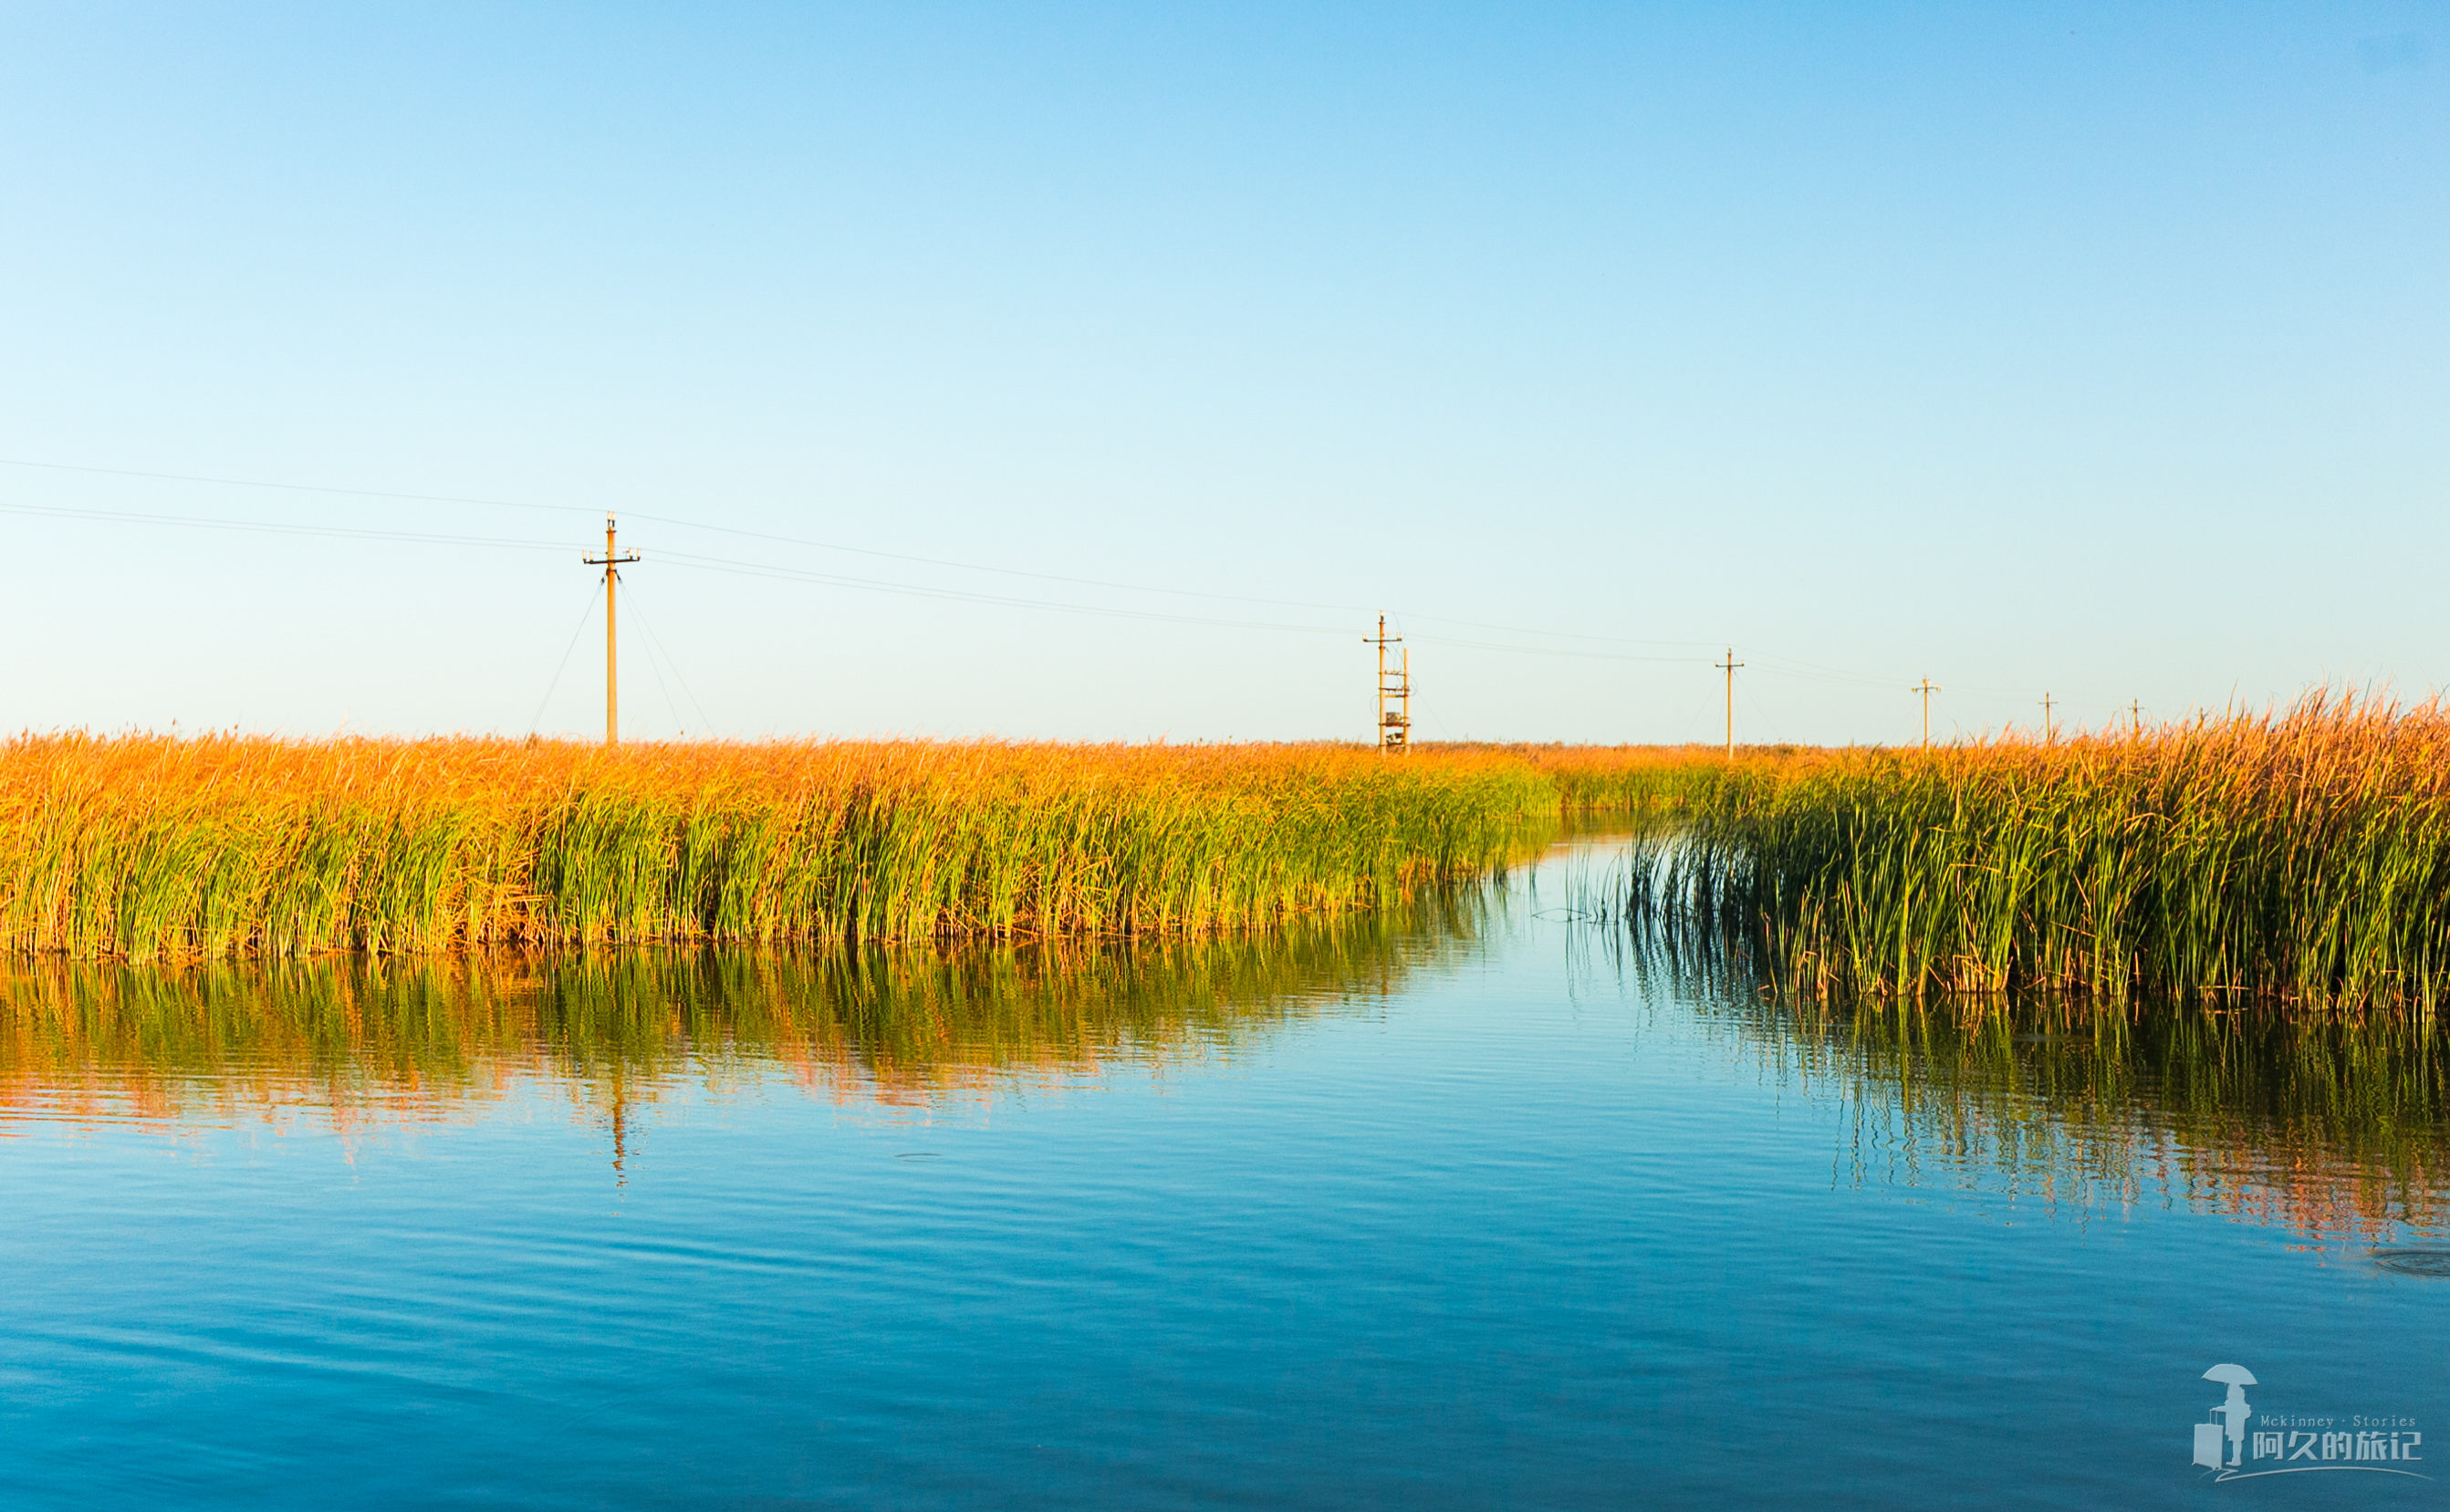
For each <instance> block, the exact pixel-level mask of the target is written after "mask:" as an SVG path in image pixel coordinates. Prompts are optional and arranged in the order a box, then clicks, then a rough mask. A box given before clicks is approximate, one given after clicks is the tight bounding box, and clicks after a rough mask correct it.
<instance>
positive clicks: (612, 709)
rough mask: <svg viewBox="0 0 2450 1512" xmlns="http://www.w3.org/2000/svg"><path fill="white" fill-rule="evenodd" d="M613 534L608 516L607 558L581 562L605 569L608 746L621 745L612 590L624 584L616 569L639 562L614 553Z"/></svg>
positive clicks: (635, 557)
mask: <svg viewBox="0 0 2450 1512" xmlns="http://www.w3.org/2000/svg"><path fill="white" fill-rule="evenodd" d="M612 531H613V525H612V515H611V514H609V513H608V514H606V515H605V516H604V554H603V555H601V556H582V557H580V558H579V560H580V561H582V562H585V563H586V564H587V565H588V566H590V567H601V568H602V569H604V744H605V745H607V746H618V745H620V744H621V647H620V643H619V642H618V641H617V640H615V639H614V638H613V633H612V589H613V585H614V584H616V583H618V582H619V581H620V580H621V574H620V573H619V572H616V571H614V569H616V568H617V567H619V566H620V565H621V564H623V563H625V562H634V561H636V560H638V553H637V552H631V553H630V554H629V555H627V556H623V555H622V554H621V553H620V552H619V551H618V550H617V549H615V547H614V546H613V543H612Z"/></svg>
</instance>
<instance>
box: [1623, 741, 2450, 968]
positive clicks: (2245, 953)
mask: <svg viewBox="0 0 2450 1512" xmlns="http://www.w3.org/2000/svg"><path fill="white" fill-rule="evenodd" d="M1685 813H1686V815H1687V816H1688V818H1689V820H1690V824H1689V827H1688V828H1687V830H1686V831H1685V834H1684V838H1683V839H1682V841H1681V842H1680V843H1676V844H1673V845H1669V846H1667V847H1664V848H1658V847H1654V848H1652V849H1651V850H1649V851H1646V852H1644V853H1643V854H1642V855H1640V856H1639V857H1638V858H1637V862H1636V864H1635V865H1634V867H1633V868H1632V870H1631V871H1629V872H1628V873H1627V875H1626V877H1625V878H1624V881H1623V883H1622V885H1621V889H1620V892H1621V896H1620V897H1619V899H1618V900H1617V901H1618V902H1620V903H1621V904H1622V905H1623V906H1624V907H1627V908H1629V909H1633V910H1637V911H1638V910H1650V911H1652V912H1658V911H1662V910H1665V911H1670V912H1675V911H1682V912H1683V913H1685V914H1693V913H1696V912H1697V911H1700V912H1709V913H1712V914H1714V915H1715V916H1716V917H1718V918H1720V919H1721V921H1723V922H1726V923H1729V924H1731V925H1740V926H1743V927H1750V926H1752V925H1754V924H1758V925H1759V926H1760V927H1761V928H1762V929H1763V930H1765V931H1766V934H1767V937H1768V940H1769V942H1770V947H1771V950H1772V954H1773V955H1774V957H1775V959H1776V960H1777V963H1778V964H1779V967H1780V968H1781V969H1782V970H1783V972H1784V973H1785V975H1786V980H1787V982H1788V983H1789V985H1791V986H1794V987H1799V988H1803V989H1810V990H1824V991H1857V992H1873V993H1885V994H1905V995H1909V996H1912V995H1919V994H1924V993H1930V992H1945V993H1997V992H2003V991H2011V990H2022V989H2046V990H2049V991H2052V992H2061V993H2066V992H2076V993H2093V994H2103V995H2108V996H2110V997H2113V998H2115V997H2122V996H2125V995H2128V994H2130V993H2138V992H2142V993H2151V994H2159V995H2175V996H2180V997H2185V998H2191V999H2206V1000H2211V1001H2215V1002H2218V1001H2231V1000H2261V1001H2272V1002H2280V1003H2285V1004H2292V1005H2298V1006H2304V1007H2319V1008H2324V1009H2362V1008H2368V1007H2382V1008H2409V1007H2417V1008H2427V1009H2429V1008H2431V1007H2432V1006H2434V1005H2436V1004H2438V1003H2440V1001H2441V1000H2442V998H2443V996H2444V994H2445V992H2450V719H2445V717H2444V716H2443V715H2442V713H2441V712H2440V710H2439V709H2437V708H2433V707H2431V706H2427V707H2425V708H2419V709H2415V710H2398V709H2393V708H2386V707H2380V706H2374V705H2363V704H2357V703H2353V702H2338V701H2326V700H2323V699H2319V698H2318V699H2313V700H2309V701H2307V702H2306V703H2304V704H2302V705H2301V706H2299V707H2298V708H2295V709H2293V710H2291V711H2290V712H2289V713H2287V714H2285V715H2283V716H2279V717H2250V718H2249V717H2238V718H2231V719H2226V720H2221V721H2210V720H2206V721H2200V722H2197V723H2195V724H2191V725H2188V726H2185V727H2176V728H2171V729H2165V730H2148V731H2145V732H2143V733H2142V734H2140V735H2133V736H2127V737H2114V736H2112V737H2099V738H2086V739H2077V740H2063V741H2057V742H2051V743H2048V744H2044V743H2039V742H2032V741H2022V740H2008V741H1997V742H1989V743H1983V744H1977V745H1971V746H1956V747H1951V748H1948V749H1943V750H1933V751H1884V750H1862V751H1843V752H1828V753H1823V754H1821V755H1818V756H1815V757H1811V758H1807V759H1802V760H1796V761H1790V762H1785V763H1781V764H1778V765H1774V766H1773V765H1767V764H1743V763H1740V764H1738V765H1737V766H1734V767H1731V768H1730V769H1729V770H1728V771H1727V772H1726V773H1725V774H1724V775H1723V777H1722V779H1721V781H1720V782H1719V783H1717V784H1716V785H1712V786H1709V787H1706V788H1703V789H1701V790H1699V791H1698V792H1697V794H1696V796H1695V798H1694V801H1693V802H1692V803H1691V804H1689V805H1688V806H1687V808H1686V810H1685Z"/></svg>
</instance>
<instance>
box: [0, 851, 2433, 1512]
mask: <svg viewBox="0 0 2450 1512" xmlns="http://www.w3.org/2000/svg"><path fill="white" fill-rule="evenodd" d="M1610 844H1611V842H1608V841H1606V840H1604V839H1599V840H1584V841H1578V842H1574V843H1568V844H1566V845H1563V846H1561V847H1559V849H1557V850H1556V851H1554V852H1552V853H1551V855H1550V856H1549V857H1548V859H1547V860H1546V861H1545V862H1543V863H1540V864H1539V865H1537V866H1535V867H1531V868H1527V869H1526V870H1524V871H1522V872H1518V873H1517V874H1515V875H1514V876H1512V877H1510V878H1508V879H1507V880H1506V881H1504V882H1500V883H1494V884H1491V885H1489V886H1488V887H1485V888H1476V889H1472V890H1470V891H1468V892H1467V893H1465V894H1463V895H1461V896H1458V897H1455V898H1451V899H1442V900H1434V901H1429V902H1427V903H1425V904H1423V905H1422V906H1420V907H1418V908H1414V909H1408V910H1405V911H1403V912H1402V913H1400V914H1397V915H1391V916H1387V917H1378V918H1371V919H1356V920H1345V921H1332V922H1321V923H1314V924H1310V925H1306V926H1303V927H1300V928H1295V929H1293V930H1289V931H1286V932H1284V933H1282V934H1278V935H1271V936H1269V937H1266V938H1264V939H1258V940H1243V941H1225V942H1216V943H1206V944H1173V945H1166V946H1152V947H1144V948H1140V949H1131V950H1127V949H1110V950H1094V949H1081V948H1069V947H1067V948H1062V949H1044V950H1040V949H1021V950H1010V951H979V952H970V953H962V954H957V955H953V956H948V957H939V956H935V955H932V954H927V953H924V952H922V953H899V954H894V953H884V954H876V955H871V956H863V957H858V958H851V959H843V958H825V957H816V956H758V955H707V956H698V955H671V954H659V953H651V952H639V953H635V954H629V955H619V956H612V957H598V958H571V959H558V960H515V961H496V962H490V963H487V962H476V963H464V962H463V963H422V964H420V963H414V962H410V963H400V962H392V963H385V964H381V965H379V966H368V965H365V964H362V963H355V962H326V963H319V964H307V965H300V966H285V967H277V968H266V969H262V970H257V969H253V968H236V967H232V968H222V969H216V970H211V971H204V972H194V973H178V972H161V971H149V970H132V969H123V968H104V967H75V968H71V967H66V966H57V965H34V964H21V965H19V966H17V967H15V968H11V969H10V971H9V972H8V973H5V974H0V991H5V1007H0V1212H5V1213H6V1221H5V1223H0V1274H5V1275H7V1277H8V1278H9V1281H8V1284H7V1285H6V1286H5V1287H0V1502H5V1503H6V1504H7V1505H10V1506H11V1507H25V1508H49V1507H61V1508H67V1507H78V1508H89V1507H94V1506H107V1505H128V1506H170V1505H177V1506H186V1507H208V1506H233V1507H236V1506H244V1507H262V1506H278V1505H297V1506H318V1507H321V1506H336V1505H351V1506H399V1507H411V1506H415V1507H430V1506H449V1505H518V1506H522V1507H563V1506H566V1507H598V1506H622V1507H630V1506H674V1507H681V1506H701V1505H704V1506H723V1505H756V1506H783V1505H810V1506H846V1507H850V1506H856V1507H879V1506H890V1507H905V1508H927V1507H943V1508H955V1507H960V1508H975V1507H981V1506H1032V1507H1036V1506H1045V1507H1058V1506H1060V1507H1079V1506H1100V1505H1104V1506H1130V1507H1140V1506H1184V1507H1223V1506H1251V1507H1271V1508H1274V1507H1286V1506H1317V1507H1335V1508H1348V1507H1355V1506H1382V1505H1383V1506H1402V1507H1408V1508H1417V1507H1425V1506H1455V1507H1475V1508H1477V1507H1584V1506H1632V1505H1660V1506H1676V1505H1682V1506H1788V1505H1793V1506H1799V1507H1801V1506H1811V1507H1823V1506H1828V1505H1833V1504H1835V1505H1871V1504H1879V1505H1887V1506H1900V1507H1921V1506H1929V1507H1957V1506H1965V1505H1977V1504H1978V1505H1988V1506H2021V1505H2034V1506H2069V1507H2089V1508H2090V1507H2103V1506H2122V1507H2149V1506H2162V1505H2186V1506H2193V1505H2213V1504H2219V1503H2221V1502H2226V1501H2243V1500H2244V1499H2246V1498H2249V1497H2253V1498H2256V1499H2258V1500H2261V1501H2267V1500H2268V1499H2269V1498H2270V1497H2271V1496H2272V1495H2275V1494H2285V1499H2286V1500H2287V1501H2288V1502H2289V1503H2290V1504H2292V1505H2294V1504H2314V1505H2343V1506H2346V1505H2354V1506H2364V1505H2396V1504H2401V1503H2402V1502H2425V1503H2430V1502H2434V1501H2436V1500H2438V1499H2439V1498H2440V1497H2441V1495H2442V1494H2443V1493H2442V1486H2441V1484H2440V1483H2437V1482H2434V1481H2430V1480H2422V1479H2416V1478H2415V1477H2417V1476H2420V1475H2423V1476H2429V1475H2431V1474H2433V1473H2434V1465H2435V1464H2436V1463H2437V1459H2438V1461H2440V1463H2443V1464H2445V1465H2450V1438H2445V1439H2443V1440H2440V1441H2437V1440H2436V1439H2435V1437H2434V1435H2435V1434H2436V1433H2437V1432H2439V1433H2441V1434H2445V1435H2450V1377H2445V1365H2450V1276H2439V1275H2429V1274H2424V1273H2422V1272H2424V1271H2426V1270H2434V1269H2450V1261H2436V1260H2434V1259H2430V1258H2428V1257H2427V1255H2426V1254H2425V1253H2424V1252H2423V1251H2424V1250H2426V1247H2428V1246H2430V1245H2433V1244H2435V1243H2450V1237H2445V1236H2450V1223H2445V1221H2444V1214H2445V1212H2450V1171H2445V1155H2450V1122H2445V1119H2444V1108H2443V1102H2442V1097H2441V1089H2442V1087H2443V1085H2444V1081H2445V1077H2444V1071H2443V1065H2444V1061H2443V1056H2442V1052H2441V1050H2440V1047H2439V1046H2438V1045H2437V1044H2436V1043H2435V1041H2434V1040H2433V1039H2432V1038H2430V1037H2422V1036H2417V1035H2413V1034H2409V1033H2404V1032H2395V1031H2393V1030H2392V1029H2391V1028H2390V1026H2387V1025H2374V1024H2367V1025H2347V1026H2318V1027H2314V1028H2305V1027H2291V1026H2287V1025H2272V1024H2265V1023H2261V1022H2259V1021H2256V1020H2253V1019H2251V1018H2238V1017H2226V1018H2225V1017H2222V1016H2210V1015H2196V1016H2187V1015H2180V1014H2170V1015H2166V1016H2147V1017H2146V1018H2142V1019H2140V1020H2136V1021H2131V1022H2130V1021H2128V1020H2125V1019H2117V1020H2113V1021H2110V1022H2107V1023H2105V1022H2103V1021H2101V1020H2099V1019H2096V1018H2090V1017H2088V1016H2085V1015H2081V1014H2071V1013H2068V1012H2063V1011H2051V1010H2049V1009H2046V1008H2038V1007H2029V1008H2024V1009H2019V1010H2017V1011H2015V1012H2005V1011H1993V1012H1992V1013H1989V1014H1985V1015H1971V1014H1964V1013H1953V1012H1940V1011H1929V1012H1925V1013H1923V1014H1919V1015H1915V1014H1900V1013H1897V1012H1895V1011H1869V1010H1864V1011H1845V1010H1842V1009H1832V1010H1827V1011H1822V1010H1813V1011H1798V1010H1797V1009H1795V1008H1794V1007H1793V1006H1791V1005H1783V1004H1780V1003H1779V1002H1778V1001H1777V1000H1776V998H1775V997H1774V995H1771V994H1767V993H1765V992H1763V991H1762V990H1761V986H1760V983H1759V982H1758V981H1756V980H1754V979H1751V978H1750V977H1748V976H1747V975H1746V974H1745V970H1744V967H1743V965H1742V963H1741V962H1740V961H1739V960H1713V959H1711V958H1709V957H1708V956H1706V955H1698V956H1697V955H1684V956H1678V955H1676V954H1674V953H1673V952H1668V951H1663V950H1659V949H1652V948H1645V947H1644V946H1643V944H1642V942H1641V941H1638V940H1632V939H1629V938H1627V937H1625V936H1624V935H1622V934H1621V933H1618V932H1614V931H1611V930H1609V929H1607V928H1605V927H1603V926H1598V925H1594V924H1592V923H1590V922H1588V921H1584V920H1580V919H1578V917H1577V916H1576V914H1575V912H1574V910H1573V908H1572V907H1571V906H1570V901H1571V897H1572V893H1573V889H1572V887H1571V885H1570V884H1571V881H1572V878H1573V876H1574V874H1575V873H1576V871H1577V870H1578V869H1580V870H1582V871H1584V872H1585V873H1587V872H1588V870H1589V869H1591V868H1594V867H1600V866H1604V864H1605V863H1606V858H1607V853H1608V849H1609V846H1610ZM2221 1364H2238V1365H2243V1366H2244V1367H2246V1368H2247V1369H2248V1370H2249V1371H2250V1372H2251V1373H2252V1374H2253V1376H2254V1377H2255V1384H2254V1385H2253V1386H2248V1387H2246V1388H2244V1389H2245V1395H2246V1398H2247V1399H2248V1401H2249V1402H2250V1405H2251V1410H2252V1412H2253V1413H2254V1414H2255V1415H2254V1416H2253V1417H2252V1418H2251V1419H2249V1420H2246V1423H2245V1424H2244V1431H2243V1433H2242V1434H2241V1437H2240V1440H2239V1443H2238V1444H2237V1450H2238V1460H2239V1464H2238V1465H2237V1468H2236V1472H2235V1474H2236V1475H2237V1476H2240V1477H2243V1476H2246V1475H2249V1474H2252V1473H2254V1472H2258V1471H2269V1470H2275V1469H2286V1470H2287V1471H2288V1472H2289V1474H2288V1477H2287V1478H2286V1479H2285V1480H2277V1479H2266V1480H2260V1481H2253V1480H2235V1479H2233V1480H2230V1481H2227V1482H2223V1481H2220V1480H2218V1479H2217V1478H2216V1472H2215V1471H2214V1470H2211V1469H2207V1468H2201V1467H2197V1466H2196V1465H2194V1464H2191V1463H2190V1454H2191V1453H2192V1451H2193V1449H2194V1447H2195V1437H2194V1425H2196V1424H2199V1423H2203V1422H2206V1421H2207V1417H2208V1410H2207V1409H2209V1408H2210V1407H2212V1406H2213V1405H2215V1404H2216V1403H2219V1402H2221V1401H2222V1399H2223V1393H2224V1390H2225V1389H2226V1388H2225V1387H2224V1386H2219V1385H2215V1384H2214V1383H2212V1382H2208V1381H2206V1380H2204V1379H2203V1375H2204V1372H2205V1371H2206V1370H2207V1368H2208V1367H2213V1366H2215V1365H2221ZM2352 1420H2365V1421H2364V1422H2357V1421H2352ZM2267 1435H2278V1436H2279V1438H2278V1441H2277V1443H2276V1444H2275V1443H2273V1442H2272V1441H2271V1440H2270V1439H2269V1438H2268V1437H2267ZM2266 1450H2268V1451H2269V1452H2267V1453H2266V1452H2263V1451H2266ZM2224 1452H2226V1444H2225V1445H2224ZM2361 1454H2362V1455H2363V1458H2362V1459H2361V1458H2359V1456H2360V1455H2361ZM2224 1467H2226V1466H2224ZM2283 1488H2285V1491H2284V1490H2283Z"/></svg>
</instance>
